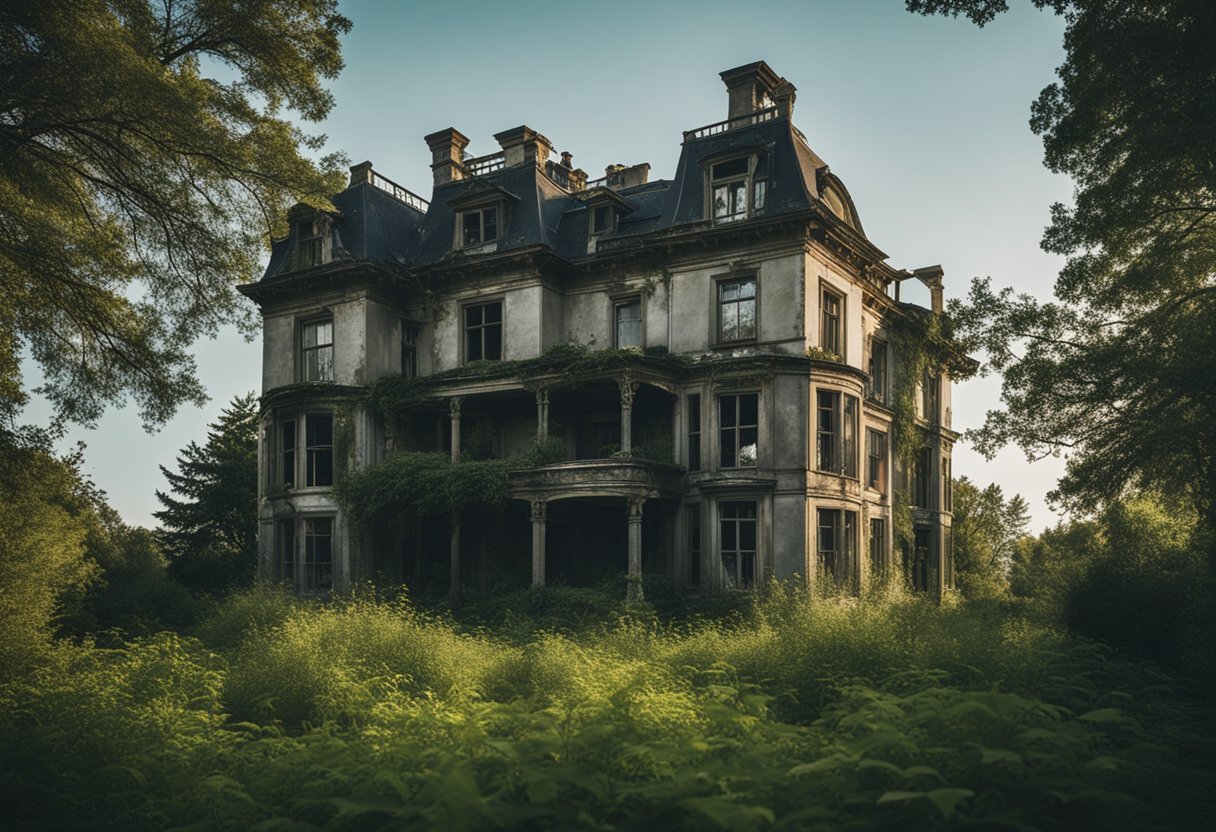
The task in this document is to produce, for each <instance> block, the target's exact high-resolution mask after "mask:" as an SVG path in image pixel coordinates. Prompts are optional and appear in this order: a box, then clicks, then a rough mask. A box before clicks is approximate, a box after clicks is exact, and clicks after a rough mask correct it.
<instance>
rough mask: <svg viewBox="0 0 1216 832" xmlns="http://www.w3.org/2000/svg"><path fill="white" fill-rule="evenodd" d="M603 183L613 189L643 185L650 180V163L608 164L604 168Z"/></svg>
mask: <svg viewBox="0 0 1216 832" xmlns="http://www.w3.org/2000/svg"><path fill="white" fill-rule="evenodd" d="M604 177H605V178H606V179H607V180H608V181H607V182H606V183H605V184H606V185H607V186H608V187H609V188H611V189H612V190H614V191H619V190H621V189H622V188H632V187H633V186H634V185H645V184H646V183H647V182H649V181H650V163H649V162H642V163H641V164H640V165H630V166H629V167H625V166H624V165H609V166H608V167H606V168H604Z"/></svg>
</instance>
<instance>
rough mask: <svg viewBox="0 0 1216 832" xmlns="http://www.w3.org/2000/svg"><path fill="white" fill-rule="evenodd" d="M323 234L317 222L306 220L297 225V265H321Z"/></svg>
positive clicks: (302, 266)
mask: <svg viewBox="0 0 1216 832" xmlns="http://www.w3.org/2000/svg"><path fill="white" fill-rule="evenodd" d="M321 259H322V251H321V234H320V230H319V229H318V228H317V223H315V222H313V221H312V220H304V221H303V222H301V223H297V225H296V265H297V267H299V268H307V267H308V266H319V265H321Z"/></svg>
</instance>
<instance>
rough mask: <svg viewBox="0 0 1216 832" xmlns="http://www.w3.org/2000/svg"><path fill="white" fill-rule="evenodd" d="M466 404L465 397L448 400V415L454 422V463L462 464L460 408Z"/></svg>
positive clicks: (454, 397)
mask: <svg viewBox="0 0 1216 832" xmlns="http://www.w3.org/2000/svg"><path fill="white" fill-rule="evenodd" d="M462 404H464V396H453V397H452V398H450V399H448V415H449V416H450V418H451V420H452V462H453V464H455V463H457V462H460V406H461V405H462Z"/></svg>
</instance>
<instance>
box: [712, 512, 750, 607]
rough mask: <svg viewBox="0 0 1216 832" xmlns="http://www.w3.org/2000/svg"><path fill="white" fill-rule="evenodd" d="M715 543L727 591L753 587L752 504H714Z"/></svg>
mask: <svg viewBox="0 0 1216 832" xmlns="http://www.w3.org/2000/svg"><path fill="white" fill-rule="evenodd" d="M718 520H719V526H718V532H719V537H718V543H719V548H720V551H721V553H722V572H723V574H724V576H725V582H726V584H725V585H726V588H727V589H747V588H749V587H753V586H755V585H756V503H755V502H754V501H732V502H721V503H718Z"/></svg>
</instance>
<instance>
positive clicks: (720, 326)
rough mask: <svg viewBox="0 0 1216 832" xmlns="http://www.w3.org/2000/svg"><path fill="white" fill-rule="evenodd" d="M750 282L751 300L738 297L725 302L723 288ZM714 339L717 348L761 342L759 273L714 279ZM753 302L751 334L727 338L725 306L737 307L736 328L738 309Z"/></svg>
mask: <svg viewBox="0 0 1216 832" xmlns="http://www.w3.org/2000/svg"><path fill="white" fill-rule="evenodd" d="M748 282H750V283H751V285H752V294H751V297H750V298H744V297H738V298H735V299H734V300H723V298H722V292H723V288H724V287H726V286H728V285H731V284H740V286H742V284H744V283H748ZM713 287H714V339H713V343H714V344H715V345H716V346H729V345H734V344H751V343H755V342H756V341H757V340H759V337H760V274H759V272H747V273H735V274H724V275H718V276H717V277H715V278H714V282H713ZM749 300H750V301H751V307H752V321H751V334H750V335H746V336H744V337H741V338H726V337H725V335H726V333H725V330H724V322H725V318H724V316H723V314H722V309H723V306H725V305H727V304H731V305H733V306H734V307H735V309H736V312H735V321H736V324H735V325H736V327H738V326H739V324H738V320H739V317H738V309H739V308H740V307H741V306H742V305H743V304H744V303H745V302H746V301H749Z"/></svg>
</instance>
